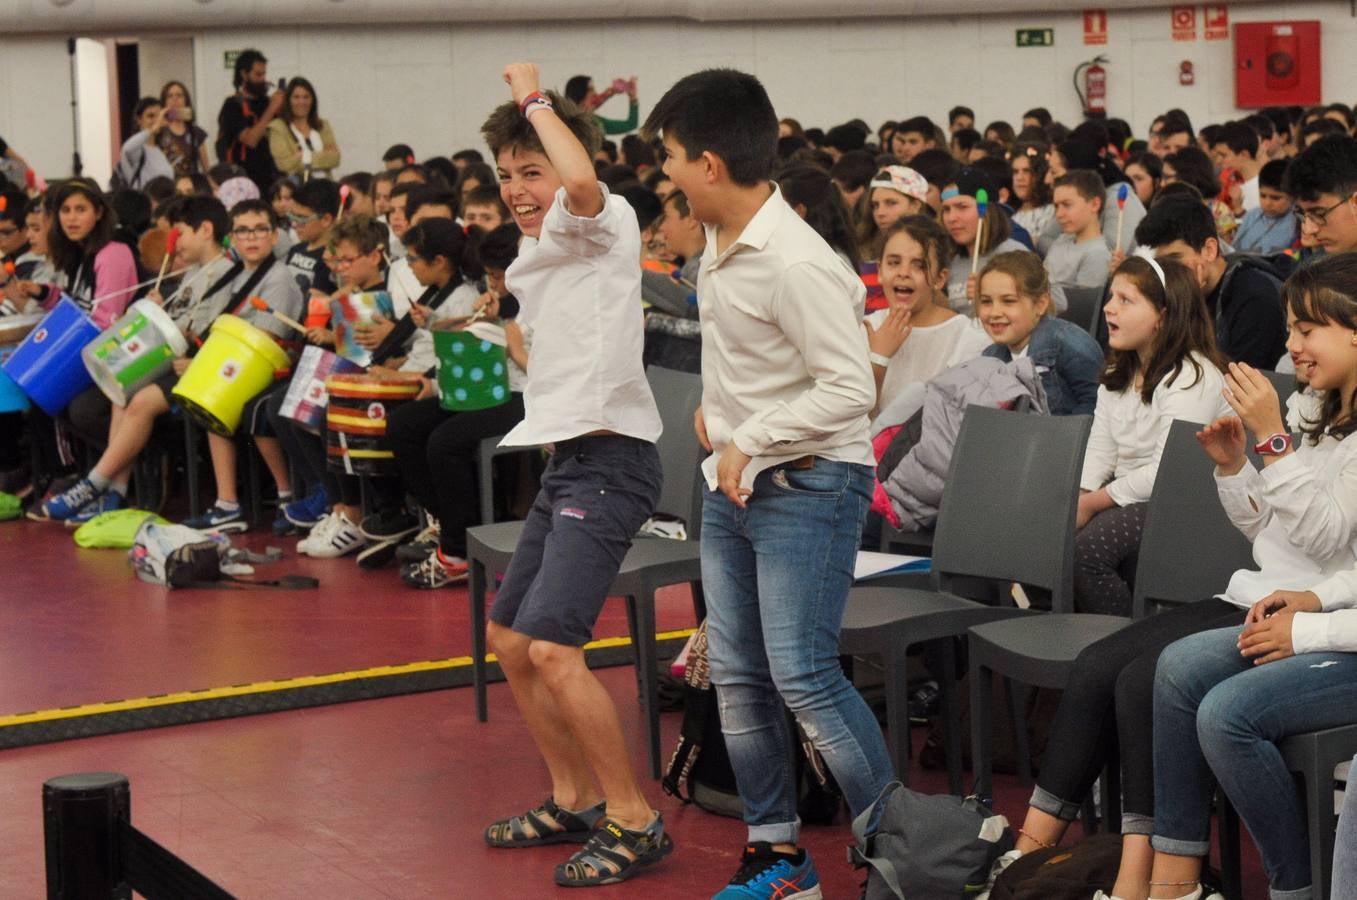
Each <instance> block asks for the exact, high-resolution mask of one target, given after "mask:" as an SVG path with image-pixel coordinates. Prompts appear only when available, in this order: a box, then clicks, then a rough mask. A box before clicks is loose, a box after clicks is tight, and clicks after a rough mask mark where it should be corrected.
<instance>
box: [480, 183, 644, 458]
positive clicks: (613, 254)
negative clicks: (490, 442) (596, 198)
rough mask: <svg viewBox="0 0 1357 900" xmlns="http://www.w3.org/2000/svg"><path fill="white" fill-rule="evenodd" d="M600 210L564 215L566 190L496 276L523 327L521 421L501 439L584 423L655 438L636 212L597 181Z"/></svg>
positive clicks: (551, 433)
mask: <svg viewBox="0 0 1357 900" xmlns="http://www.w3.org/2000/svg"><path fill="white" fill-rule="evenodd" d="M598 189H599V190H600V191H602V192H603V209H602V211H600V212H599V214H598V215H597V216H595V217H593V218H592V219H589V218H584V217H581V216H575V215H571V214H570V212H569V211H568V210H567V209H566V193H565V188H561V189H560V190H559V191H557V192H556V199H555V200H554V201H553V202H552V204H551V208H550V209H549V210H547V214H546V216H545V218H544V219H543V221H542V235H541V237H540V238H538V239H536V240H534V239H533V238H524V239H523V243H522V244H521V245H520V246H519V249H518V258H517V259H516V260H514V262H513V264H512V265H511V266H509V270H508V271H507V272H506V273H505V283H506V285H507V286H508V288H509V290H510V291H511V292H512V293H513V295H514V296H515V297H517V298H518V303H519V307H520V309H519V314H518V320H519V321H520V322H521V323H523V324H524V325H527V326H529V327H530V328H531V329H532V332H533V335H534V338H533V344H532V349H531V351H530V352H529V356H528V383H527V388H526V390H524V392H523V406H524V410H525V414H524V417H523V421H522V422H519V423H518V425H517V426H516V427H515V428H514V429H513V430H512V431H510V432H509V433H508V434H507V435H505V437H504V440H503V441H501V444H502V445H504V446H508V447H525V446H531V445H533V444H545V443H549V442H552V441H563V440H567V439H569V438H573V437H579V436H580V435H583V434H588V433H589V432H591V431H613V432H616V433H618V434H623V435H627V436H629V437H634V438H640V439H641V440H645V441H654V440H655V439H656V438H658V437H659V436H660V430H661V424H660V414H659V411H658V410H657V409H656V408H655V397H654V396H653V395H652V394H651V393H650V384H649V382H647V381H646V376H645V369H644V367H643V366H642V364H641V353H642V351H643V349H644V342H645V321H644V318H643V313H642V310H641V230H640V227H639V226H638V225H637V224H636V213H634V212H632V209H631V207H630V206H629V205H627V202H626V201H625V200H623V199H621V198H620V197H614V196H612V195H611V194H609V193H608V189H607V187H605V186H604V185H603V184H602V183H601V182H600V183H599V186H598Z"/></svg>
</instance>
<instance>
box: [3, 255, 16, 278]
mask: <svg viewBox="0 0 1357 900" xmlns="http://www.w3.org/2000/svg"><path fill="white" fill-rule="evenodd" d="M16 271H17V270H16V269H15V268H14V260H12V259H7V260H5V274H6V275H8V276H9V277H10V278H13V277H15V273H16Z"/></svg>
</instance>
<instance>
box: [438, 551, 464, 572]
mask: <svg viewBox="0 0 1357 900" xmlns="http://www.w3.org/2000/svg"><path fill="white" fill-rule="evenodd" d="M434 552H436V553H437V554H438V561H439V562H441V563H442V564H443V565H445V566H447V567H448V568H450V569H455V568H458V567H460V566H465V565H466V560H464V559H462V558H461V557H460V556H449V555H448V554H446V553H444V552H443V548H442V547H439V548H438V549H437V550H436V551H434Z"/></svg>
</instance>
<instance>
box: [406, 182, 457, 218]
mask: <svg viewBox="0 0 1357 900" xmlns="http://www.w3.org/2000/svg"><path fill="white" fill-rule="evenodd" d="M404 193H405V218H406V219H411V218H413V217H414V215H415V213H416V212H418V211H419V208H420V207H421V206H446V207H447V208H448V209H450V210H452V218H454V219H455V218H457V215H458V213H459V212H461V209H460V206H461V204H459V203H458V202H457V192H456V191H453V190H450V189H444V188H437V187H434V186H433V185H429V184H415V185H411V186H410V190H408V191H405V192H404ZM392 196H395V191H392Z"/></svg>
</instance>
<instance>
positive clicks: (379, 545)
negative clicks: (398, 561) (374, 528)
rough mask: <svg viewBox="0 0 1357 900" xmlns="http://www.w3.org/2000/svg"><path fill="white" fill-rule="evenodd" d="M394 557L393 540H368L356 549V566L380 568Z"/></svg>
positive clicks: (394, 545) (394, 546) (394, 544)
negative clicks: (363, 545)
mask: <svg viewBox="0 0 1357 900" xmlns="http://www.w3.org/2000/svg"><path fill="white" fill-rule="evenodd" d="M395 558H396V542H395V541H370V542H369V543H368V545H367V546H366V547H364V548H363V549H362V550H359V551H358V568H360V569H380V568H381V567H382V566H385V565H387V564H388V563H390V562H391V561H392V560H394V559H395Z"/></svg>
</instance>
